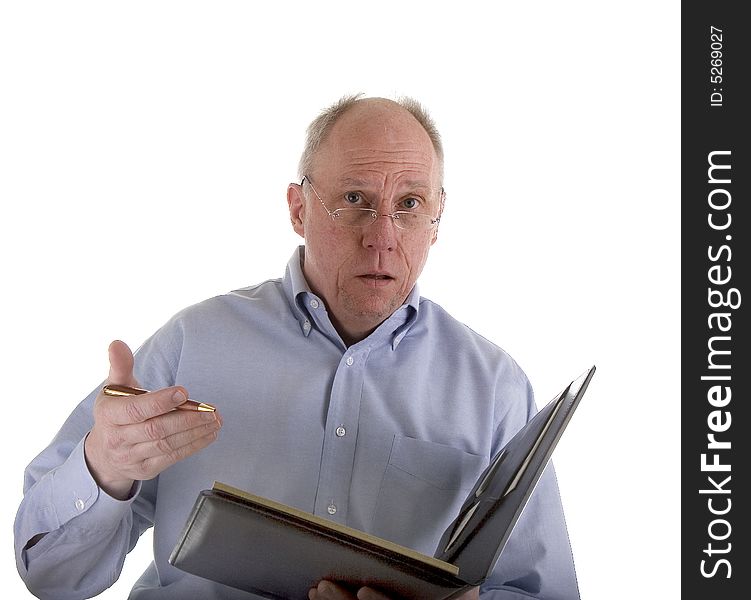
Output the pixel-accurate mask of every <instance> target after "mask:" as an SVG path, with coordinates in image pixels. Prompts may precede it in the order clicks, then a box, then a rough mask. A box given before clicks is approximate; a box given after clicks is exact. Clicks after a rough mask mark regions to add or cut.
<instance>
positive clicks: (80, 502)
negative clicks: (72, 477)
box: [76, 498, 86, 512]
mask: <svg viewBox="0 0 751 600" xmlns="http://www.w3.org/2000/svg"><path fill="white" fill-rule="evenodd" d="M84 508H86V503H85V502H84V501H83V500H81V499H80V498H79V499H78V500H76V510H77V511H78V512H81V511H82V510H83V509H84Z"/></svg>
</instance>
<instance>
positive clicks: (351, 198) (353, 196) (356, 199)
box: [344, 192, 363, 204]
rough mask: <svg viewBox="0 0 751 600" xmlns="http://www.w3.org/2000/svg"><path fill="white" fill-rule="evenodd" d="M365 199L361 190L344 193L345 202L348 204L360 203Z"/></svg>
mask: <svg viewBox="0 0 751 600" xmlns="http://www.w3.org/2000/svg"><path fill="white" fill-rule="evenodd" d="M362 200H363V197H362V194H360V192H347V193H346V194H344V202H345V203H347V204H360V203H361V202H362Z"/></svg>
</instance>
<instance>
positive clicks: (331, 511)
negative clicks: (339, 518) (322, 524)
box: [326, 502, 336, 515]
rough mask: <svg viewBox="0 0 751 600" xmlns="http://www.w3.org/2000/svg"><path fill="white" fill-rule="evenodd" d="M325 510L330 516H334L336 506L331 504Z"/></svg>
mask: <svg viewBox="0 0 751 600" xmlns="http://www.w3.org/2000/svg"><path fill="white" fill-rule="evenodd" d="M326 510H328V511H329V514H330V515H335V514H336V504H334V503H333V502H332V503H331V504H329V506H328V508H327V509H326Z"/></svg>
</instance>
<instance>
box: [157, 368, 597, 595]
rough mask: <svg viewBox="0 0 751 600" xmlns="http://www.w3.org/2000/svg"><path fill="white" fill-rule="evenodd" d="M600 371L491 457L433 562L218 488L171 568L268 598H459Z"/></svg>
mask: <svg viewBox="0 0 751 600" xmlns="http://www.w3.org/2000/svg"><path fill="white" fill-rule="evenodd" d="M594 371H595V367H592V368H591V369H589V370H588V371H587V372H585V373H584V374H583V375H581V376H580V377H579V378H577V379H575V380H574V381H572V382H571V383H570V384H569V385H568V386H567V387H566V389H564V390H563V391H562V392H561V393H560V394H559V395H558V396H556V397H555V398H553V400H551V401H550V402H549V403H548V404H547V405H546V406H545V407H544V408H543V409H542V410H540V411H539V412H538V413H537V414H536V415H535V416H534V417H533V418H532V419H531V420H530V421H529V422H528V423H527V424H526V425H525V426H524V427H523V428H522V429H521V430H520V431H519V432H518V433H517V434H516V435H515V436H514V437H513V438H512V439H511V440H510V441H509V442H508V444H506V446H505V447H504V448H503V449H502V450H501V451H500V452H498V454H496V456H495V457H493V460H492V461H491V462H490V465H489V466H488V467H487V469H485V471H484V472H483V473H482V474H481V475H480V478H479V479H478V481H477V483H476V484H475V486H474V488H473V489H472V491H471V492H470V494H469V495H468V497H467V499H466V501H465V502H464V505H463V506H462V508H461V510H460V512H459V514H458V515H457V516H456V519H455V520H454V521H453V523H451V525H450V526H449V527H448V528H447V529H446V531H445V532H444V534H443V537H442V538H441V541H440V543H439V547H438V548H437V549H436V552H435V554H434V556H427V555H425V554H421V553H420V552H417V551H415V550H412V549H409V548H405V547H403V546H399V545H398V544H394V543H393V542H389V541H388V540H384V539H381V538H377V537H375V536H372V535H369V534H367V533H365V532H362V531H359V530H356V529H352V528H351V527H346V526H344V525H340V524H338V523H335V522H333V521H329V520H328V519H324V518H321V517H318V516H315V515H312V514H310V513H306V512H303V511H301V510H298V509H295V508H292V507H290V506H286V505H283V504H280V503H278V502H274V501H273V500H269V499H267V498H261V497H259V496H254V495H252V494H249V493H247V492H245V491H243V490H238V489H236V488H233V487H230V486H228V485H225V484H222V483H215V484H214V486H213V488H212V489H211V490H204V491H202V492H201V493H200V494H199V495H198V498H197V500H196V503H195V505H194V507H193V510H192V512H191V514H190V516H189V518H188V520H187V522H186V524H185V528H184V530H183V532H182V534H181V536H180V539H179V540H178V542H177V544H176V546H175V548H174V550H173V551H172V554H171V556H170V559H169V561H170V563H171V564H172V565H174V566H175V567H177V568H179V569H182V570H184V571H186V572H188V573H192V574H194V575H198V576H200V577H204V578H206V579H211V580H213V581H217V582H219V583H222V584H224V585H228V586H232V587H235V588H238V589H241V590H246V591H248V592H253V593H256V594H258V595H261V596H264V597H267V598H279V599H285V600H287V599H298V598H299V599H301V600H303V599H306V598H307V593H308V590H309V589H310V588H311V587H314V586H315V585H316V584H317V583H318V582H319V581H320V580H322V579H328V580H331V581H337V582H340V583H343V584H345V585H349V586H352V589H353V590H356V589H357V588H359V587H361V586H363V585H367V586H370V587H373V588H375V589H378V590H381V591H382V592H384V593H386V594H389V595H391V596H393V597H397V598H421V599H426V600H427V599H435V600H439V599H441V600H443V599H449V598H453V597H455V596H458V595H460V594H461V593H463V592H465V591H467V590H468V589H469V588H470V587H473V586H477V585H480V584H481V583H482V582H483V581H484V580H485V578H487V577H488V575H489V574H490V572H491V571H492V570H493V567H494V566H495V563H496V562H497V560H498V557H499V556H500V554H501V552H502V551H503V547H504V545H505V544H506V541H507V540H508V537H509V535H510V534H511V531H512V529H513V527H514V525H515V524H516V522H517V520H518V518H519V516H520V515H521V512H522V510H523V509H524V506H525V505H526V503H527V500H528V499H529V497H530V495H531V494H532V491H533V490H534V487H535V485H536V484H537V481H538V480H539V478H540V476H541V475H542V472H543V470H544V468H545V466H546V465H547V463H548V460H549V459H550V456H551V454H552V453H553V449H554V448H555V446H556V444H557V443H558V440H559V438H560V437H561V434H562V433H563V430H564V429H565V427H566V425H567V424H568V422H569V420H570V418H571V415H572V414H573V412H574V410H575V409H576V407H577V406H578V403H579V401H580V400H581V397H582V395H583V394H584V392H585V390H586V389H587V386H588V385H589V382H590V380H591V379H592V376H593V375H594Z"/></svg>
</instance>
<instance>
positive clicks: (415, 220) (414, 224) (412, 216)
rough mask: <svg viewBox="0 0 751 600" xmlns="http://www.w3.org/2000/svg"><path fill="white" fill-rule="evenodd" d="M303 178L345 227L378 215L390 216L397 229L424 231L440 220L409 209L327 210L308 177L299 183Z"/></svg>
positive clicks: (362, 223) (369, 222) (359, 224)
mask: <svg viewBox="0 0 751 600" xmlns="http://www.w3.org/2000/svg"><path fill="white" fill-rule="evenodd" d="M305 180H307V181H308V185H310V189H311V190H313V193H314V194H315V195H316V198H318V200H319V201H320V202H321V205H322V206H323V208H324V210H325V211H326V212H327V213H328V214H329V216H330V217H331V218H332V219H333V220H334V222H336V223H339V224H340V225H344V226H346V227H367V226H368V225H372V224H373V223H375V222H376V219H378V217H390V218H391V220H392V221H393V222H394V225H395V226H396V227H397V228H399V229H405V230H407V231H424V230H427V229H430V228H431V227H434V226H436V225H438V223H439V222H440V220H441V217H440V216H439V217H436V218H435V219H434V218H433V217H432V216H431V215H428V214H425V213H419V212H412V211H409V210H397V211H394V212H392V213H391V214H387V213H379V212H378V211H377V210H375V209H373V208H360V207H352V208H337V209H335V210H329V208H328V206H326V203H325V202H324V201H323V198H321V196H320V195H319V194H318V192H317V191H316V189H315V188H314V187H313V184H312V183H311V182H310V177H308V176H307V175H304V176H303V178H302V180H301V181H300V185H303V184H304V183H305ZM441 195H443V189H441Z"/></svg>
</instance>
